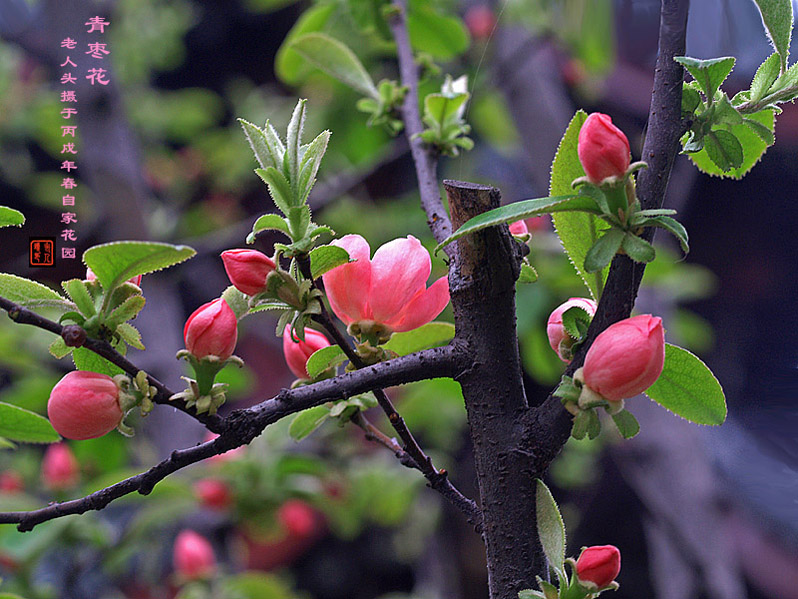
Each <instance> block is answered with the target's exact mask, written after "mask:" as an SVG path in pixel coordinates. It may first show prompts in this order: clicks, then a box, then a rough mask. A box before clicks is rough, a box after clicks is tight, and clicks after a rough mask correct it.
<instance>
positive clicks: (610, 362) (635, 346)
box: [583, 314, 665, 401]
mask: <svg viewBox="0 0 798 599" xmlns="http://www.w3.org/2000/svg"><path fill="white" fill-rule="evenodd" d="M664 364H665V331H664V330H663V328H662V319H661V318H659V317H656V316H651V315H650V314H642V315H640V316H634V317H632V318H627V319H626V320H622V321H620V322H616V323H615V324H613V325H610V326H609V327H607V328H606V329H605V330H604V331H602V333H601V334H600V335H599V336H598V337H596V340H595V341H594V342H593V345H591V346H590V349H589V350H588V352H587V355H586V356H585V365H584V370H583V377H584V382H585V385H587V386H588V387H590V389H592V390H593V391H595V392H596V393H598V394H599V395H601V396H602V397H604V398H605V399H607V400H609V401H620V400H622V399H627V398H629V397H634V396H635V395H638V394H639V393H642V392H643V391H645V390H646V389H648V388H649V387H650V386H651V385H653V384H654V381H656V380H657V378H659V375H660V374H661V373H662V367H663V365H664Z"/></svg>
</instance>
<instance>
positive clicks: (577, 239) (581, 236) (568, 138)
mask: <svg viewBox="0 0 798 599" xmlns="http://www.w3.org/2000/svg"><path fill="white" fill-rule="evenodd" d="M585 119H587V113H586V112H585V111H583V110H579V111H577V113H576V114H575V115H574V118H573V119H571V122H570V123H569V124H568V128H567V129H566V130H565V134H564V135H563V138H562V140H561V141H560V145H559V147H558V148H557V154H555V156H554V162H553V163H552V165H551V182H550V185H549V194H550V195H552V196H559V195H564V194H567V193H572V188H571V183H572V182H573V180H574V179H577V178H579V177H584V176H585V171H584V169H583V168H582V164H581V163H580V162H579V156H578V154H577V151H576V148H577V143H578V141H579V130H580V129H581V128H582V124H583V123H584V122H585ZM552 221H553V222H554V228H555V229H556V231H557V235H558V236H559V238H560V243H561V244H562V246H563V249H565V253H566V254H568V258H569V260H570V261H571V264H573V265H574V268H575V269H576V272H577V273H578V274H579V276H580V277H582V280H583V281H584V282H585V284H586V285H587V287H588V289H589V290H590V294H591V295H592V296H593V299H597V298H598V297H599V295H600V290H601V289H602V288H603V286H604V282H605V281H606V280H607V274H608V273H609V269H602V270H601V271H600V272H597V273H595V274H592V275H591V274H590V273H588V272H587V271H586V270H585V257H586V256H587V252H588V250H590V248H591V247H593V244H594V243H595V242H596V240H597V239H598V236H599V224H601V223H602V222H603V221H601V220H599V219H598V218H596V217H595V216H593V215H592V214H578V213H566V214H563V213H557V214H554V215H552Z"/></svg>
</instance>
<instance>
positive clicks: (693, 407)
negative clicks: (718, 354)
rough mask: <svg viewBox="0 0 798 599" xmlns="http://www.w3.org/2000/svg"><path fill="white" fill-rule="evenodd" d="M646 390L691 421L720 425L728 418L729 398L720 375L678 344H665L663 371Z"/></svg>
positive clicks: (656, 399) (656, 400) (662, 404)
mask: <svg viewBox="0 0 798 599" xmlns="http://www.w3.org/2000/svg"><path fill="white" fill-rule="evenodd" d="M645 393H646V395H648V396H649V397H650V398H651V399H652V400H654V401H655V402H657V403H658V404H659V405H661V406H662V407H663V408H665V409H667V410H670V411H671V412H673V413H674V414H677V415H678V416H681V417H682V418H685V419H686V420H689V421H690V422H695V423H696V424H710V425H718V424H722V423H723V421H724V420H726V398H725V396H724V395H723V388H722V387H721V386H720V383H719V382H718V379H716V378H715V375H714V374H712V371H711V370H710V369H709V368H707V366H706V364H704V363H703V362H702V361H701V360H699V359H698V358H697V357H696V356H694V355H693V354H691V353H690V352H689V351H687V350H686V349H683V348H681V347H677V346H676V345H671V344H669V343H666V344H665V366H664V368H663V370H662V374H661V375H660V376H659V378H658V379H657V380H656V382H655V383H654V384H653V385H651V387H649V388H648V389H647V390H646V392H645Z"/></svg>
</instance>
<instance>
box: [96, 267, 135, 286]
mask: <svg viewBox="0 0 798 599" xmlns="http://www.w3.org/2000/svg"><path fill="white" fill-rule="evenodd" d="M141 276H142V275H137V276H135V277H133V278H132V279H128V280H127V282H128V283H133V284H134V285H135V286H136V287H141ZM86 280H87V281H95V280H97V275H95V274H94V273H93V272H92V271H91V269H90V268H87V269H86Z"/></svg>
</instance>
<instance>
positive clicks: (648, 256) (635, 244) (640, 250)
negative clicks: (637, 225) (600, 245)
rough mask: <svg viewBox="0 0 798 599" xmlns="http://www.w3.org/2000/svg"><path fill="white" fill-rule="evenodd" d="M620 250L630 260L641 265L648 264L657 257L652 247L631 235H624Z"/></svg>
mask: <svg viewBox="0 0 798 599" xmlns="http://www.w3.org/2000/svg"><path fill="white" fill-rule="evenodd" d="M621 248H623V251H624V252H626V255H627V256H629V257H630V258H631V259H632V260H634V261H635V262H641V263H643V264H648V263H649V262H651V261H652V260H653V259H654V258H656V256H657V254H656V252H655V251H654V246H653V245H651V244H650V243H649V242H648V241H646V240H645V239H643V238H641V237H638V236H637V235H635V234H633V233H627V234H626V235H624V238H623V241H622V242H621Z"/></svg>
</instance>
